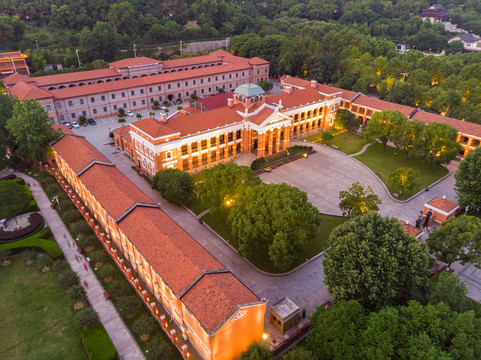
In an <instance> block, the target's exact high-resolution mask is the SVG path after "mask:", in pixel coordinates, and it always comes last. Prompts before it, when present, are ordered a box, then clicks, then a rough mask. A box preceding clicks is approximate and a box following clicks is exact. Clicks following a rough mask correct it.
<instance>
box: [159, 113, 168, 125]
mask: <svg viewBox="0 0 481 360" xmlns="http://www.w3.org/2000/svg"><path fill="white" fill-rule="evenodd" d="M160 122H163V123H166V122H167V115H166V114H164V113H160Z"/></svg>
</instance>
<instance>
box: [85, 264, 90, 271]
mask: <svg viewBox="0 0 481 360" xmlns="http://www.w3.org/2000/svg"><path fill="white" fill-rule="evenodd" d="M84 269H85V271H89V268H88V266H87V264H86V263H84Z"/></svg>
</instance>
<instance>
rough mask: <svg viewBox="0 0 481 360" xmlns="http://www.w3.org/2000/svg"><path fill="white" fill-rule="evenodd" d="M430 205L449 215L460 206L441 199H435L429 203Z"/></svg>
mask: <svg viewBox="0 0 481 360" xmlns="http://www.w3.org/2000/svg"><path fill="white" fill-rule="evenodd" d="M428 205H431V206H432V207H434V208H436V209H439V210H441V211H444V212H447V213H449V212H451V211H453V210H454V209H455V208H456V207H457V206H458V205H457V204H455V203H453V202H451V201H449V200H447V199H443V198H440V197H435V198H434V199H432V200H431V201H429V202H428Z"/></svg>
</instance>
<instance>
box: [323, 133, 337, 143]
mask: <svg viewBox="0 0 481 360" xmlns="http://www.w3.org/2000/svg"><path fill="white" fill-rule="evenodd" d="M321 139H322V142H324V143H326V142H328V141H329V140H332V139H334V135H332V133H331V132H330V131H325V132H323V133H322V135H321Z"/></svg>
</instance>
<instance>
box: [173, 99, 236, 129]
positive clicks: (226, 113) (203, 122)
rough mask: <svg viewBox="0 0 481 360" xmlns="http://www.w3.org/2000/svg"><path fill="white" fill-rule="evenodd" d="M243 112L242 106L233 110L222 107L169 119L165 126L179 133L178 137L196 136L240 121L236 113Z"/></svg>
mask: <svg viewBox="0 0 481 360" xmlns="http://www.w3.org/2000/svg"><path fill="white" fill-rule="evenodd" d="M243 110H244V107H243V106H234V107H233V108H229V107H224V108H220V109H216V110H212V111H205V112H200V113H195V114H192V115H186V116H181V117H175V118H170V119H169V120H167V126H168V127H169V128H172V129H175V130H177V131H179V132H180V136H186V135H190V134H196V133H198V132H202V131H207V130H209V129H215V128H217V127H220V126H225V125H228V124H234V123H236V122H239V121H242V116H240V115H239V114H238V113H237V111H243Z"/></svg>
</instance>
